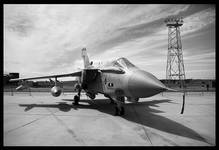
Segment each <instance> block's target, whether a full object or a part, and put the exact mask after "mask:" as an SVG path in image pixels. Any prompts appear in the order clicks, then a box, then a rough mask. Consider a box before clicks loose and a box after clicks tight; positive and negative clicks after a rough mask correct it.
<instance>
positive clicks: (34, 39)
mask: <svg viewBox="0 0 219 150" xmlns="http://www.w3.org/2000/svg"><path fill="white" fill-rule="evenodd" d="M172 15H175V16H180V17H183V21H184V24H183V26H182V27H181V28H180V32H181V33H180V34H181V41H182V50H183V60H184V67H185V74H186V78H187V79H215V70H216V69H215V67H216V66H215V64H216V59H215V5H207V4H203V5H201V4H191V5H188V4H186V5H184V4H176V5H175V4H160V5H159V4H110V5H109V4H95V5H94V4H88V5H86V4H81V5H79V4H72V5H70V4H66V5H58V4H54V5H52V4H48V5H46V4H39V5H36V4H5V5H4V23H3V24H4V52H3V54H4V73H9V72H19V73H20V77H34V76H43V75H53V74H65V73H71V72H74V71H77V70H79V68H83V62H82V59H81V49H82V48H83V47H86V49H87V52H88V56H89V58H90V60H92V61H93V62H94V65H98V63H99V62H101V63H105V62H108V61H110V60H114V59H117V58H120V57H126V58H127V59H128V60H129V61H131V62H132V63H133V64H135V65H136V66H138V67H139V68H141V69H143V70H145V71H148V72H150V73H152V74H154V75H155V76H156V77H157V78H158V79H165V78H166V65H167V51H168V48H167V46H168V28H167V27H166V24H165V23H164V20H165V19H166V18H167V17H168V16H172Z"/></svg>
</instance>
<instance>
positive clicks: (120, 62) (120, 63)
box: [112, 57, 136, 68]
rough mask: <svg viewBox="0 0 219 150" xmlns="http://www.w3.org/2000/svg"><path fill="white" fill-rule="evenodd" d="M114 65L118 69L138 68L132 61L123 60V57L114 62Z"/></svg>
mask: <svg viewBox="0 0 219 150" xmlns="http://www.w3.org/2000/svg"><path fill="white" fill-rule="evenodd" d="M112 65H113V66H116V67H119V68H132V67H136V66H135V65H133V64H132V63H131V62H130V61H128V59H126V58H123V57H122V58H119V59H117V60H115V61H113V62H112Z"/></svg>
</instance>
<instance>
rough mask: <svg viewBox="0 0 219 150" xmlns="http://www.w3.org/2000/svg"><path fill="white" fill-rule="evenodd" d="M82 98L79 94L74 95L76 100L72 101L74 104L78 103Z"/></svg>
mask: <svg viewBox="0 0 219 150" xmlns="http://www.w3.org/2000/svg"><path fill="white" fill-rule="evenodd" d="M79 100H80V97H79V96H78V95H75V96H74V102H73V103H72V104H73V105H78V102H79Z"/></svg>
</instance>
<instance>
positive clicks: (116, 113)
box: [114, 107, 119, 116]
mask: <svg viewBox="0 0 219 150" xmlns="http://www.w3.org/2000/svg"><path fill="white" fill-rule="evenodd" d="M118 115H119V109H118V108H117V107H115V114H114V116H118Z"/></svg>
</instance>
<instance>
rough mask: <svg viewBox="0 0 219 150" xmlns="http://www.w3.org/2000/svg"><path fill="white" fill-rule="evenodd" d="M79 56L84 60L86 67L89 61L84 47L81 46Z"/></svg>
mask: <svg viewBox="0 0 219 150" xmlns="http://www.w3.org/2000/svg"><path fill="white" fill-rule="evenodd" d="M81 57H82V59H83V61H84V68H88V67H89V66H90V61H89V58H88V56H87V51H86V48H83V49H82V50H81Z"/></svg>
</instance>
